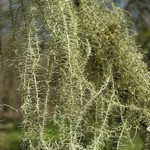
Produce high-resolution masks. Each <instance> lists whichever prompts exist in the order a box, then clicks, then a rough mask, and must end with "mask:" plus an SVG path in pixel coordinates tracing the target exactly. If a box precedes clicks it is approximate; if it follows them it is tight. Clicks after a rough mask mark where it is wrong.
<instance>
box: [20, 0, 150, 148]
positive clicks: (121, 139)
mask: <svg viewBox="0 0 150 150" xmlns="http://www.w3.org/2000/svg"><path fill="white" fill-rule="evenodd" d="M75 4H76V3H73V2H72V1H71V0H66V1H64V0H59V1H58V0H39V1H36V0H33V1H32V3H30V5H29V8H28V9H29V10H30V11H29V14H30V15H28V18H27V20H28V26H26V28H27V29H26V31H27V43H26V47H25V52H24V54H23V58H24V59H23V58H22V59H23V60H24V61H23V60H22V61H23V62H22V63H21V64H20V66H22V69H21V75H20V78H21V86H20V89H21V91H22V93H23V94H22V96H23V97H22V100H23V105H22V110H23V129H24V130H23V132H24V144H23V149H25V150H26V149H29V150H41V149H42V150H50V149H52V150H100V149H108V150H109V149H112V148H113V149H115V150H116V149H117V150H122V149H126V146H127V145H128V144H129V142H130V141H129V139H131V141H132V138H131V137H130V131H131V130H133V129H135V128H140V127H141V123H143V122H144V124H145V126H148V125H149V124H150V121H149V118H150V113H149V110H148V108H149V107H150V92H149V88H150V78H149V73H148V71H147V68H146V65H145V64H144V62H143V61H142V56H141V54H139V53H138V52H137V49H138V47H137V46H136V44H135V42H134V36H133V35H132V34H131V33H130V32H129V30H128V25H129V22H128V21H127V19H126V17H125V16H126V15H125V13H124V12H123V11H122V10H121V9H119V8H117V7H116V6H113V5H112V8H111V9H109V8H107V6H106V5H105V3H101V4H100V5H99V4H98V3H97V2H96V1H95V0H88V1H87V0H80V1H78V5H75ZM38 17H40V19H41V20H40V21H43V27H44V28H45V30H47V34H48V35H49V40H47V43H46V45H47V48H46V49H45V50H43V52H40V51H41V50H40V47H39V43H40V40H39V37H38V32H39V30H40V28H38V21H37V18H38ZM49 103H50V104H53V107H54V111H53V116H52V120H53V122H54V124H56V126H57V127H58V130H59V131H58V132H59V138H58V140H56V141H53V140H51V139H46V138H45V135H44V134H45V130H46V128H45V124H46V123H47V121H48V115H47V109H48V104H49ZM50 134H51V133H50ZM148 136H149V135H147V137H146V139H145V150H146V147H147V149H148V147H149V146H148V145H149V143H148V142H149V140H148V139H149V137H148Z"/></svg>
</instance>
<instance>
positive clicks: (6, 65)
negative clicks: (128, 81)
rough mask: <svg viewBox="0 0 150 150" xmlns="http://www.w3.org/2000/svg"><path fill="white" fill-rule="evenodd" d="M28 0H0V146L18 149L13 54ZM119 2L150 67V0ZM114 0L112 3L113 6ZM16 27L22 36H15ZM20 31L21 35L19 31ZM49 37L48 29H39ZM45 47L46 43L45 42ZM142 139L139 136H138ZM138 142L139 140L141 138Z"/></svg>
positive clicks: (18, 102) (18, 116)
mask: <svg viewBox="0 0 150 150" xmlns="http://www.w3.org/2000/svg"><path fill="white" fill-rule="evenodd" d="M26 2H28V0H24V1H23V0H1V1H0V59H1V60H2V61H1V62H3V63H0V150H18V149H19V144H20V142H21V118H22V117H21V113H20V107H21V100H20V97H19V94H18V91H17V89H18V86H19V85H18V83H17V81H18V79H17V74H18V72H17V71H16V70H17V69H16V68H15V66H14V65H11V63H10V62H11V61H12V60H11V58H12V57H13V56H14V53H13V52H12V51H11V49H12V48H13V49H15V45H14V44H13V42H12V41H17V43H18V45H17V48H19V47H21V45H23V38H24V37H23V34H21V33H22V32H23V31H24V29H23V27H22V23H23V22H22V18H23V17H24V16H23V13H22V11H20V10H21V9H22V6H23V4H25V3H26ZM114 2H115V4H116V5H117V6H118V7H121V8H122V9H124V10H126V11H129V12H130V15H129V14H128V17H129V18H130V19H131V20H132V22H133V23H130V30H132V31H134V32H135V34H137V35H136V42H137V45H139V51H140V52H141V53H142V54H143V55H144V61H145V62H146V63H147V64H148V68H150V0H114ZM110 5H111V3H108V6H110ZM16 18H17V19H16ZM15 29H17V30H18V31H17V34H18V36H19V39H18V38H17V37H15V34H14V32H15ZM19 34H20V35H19ZM39 34H40V37H41V39H42V40H43V41H44V40H46V38H47V37H46V33H45V32H44V30H43V32H41V33H39ZM41 48H42V45H41ZM3 60H5V61H3ZM137 140H139V139H137ZM137 142H138V141H137Z"/></svg>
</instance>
